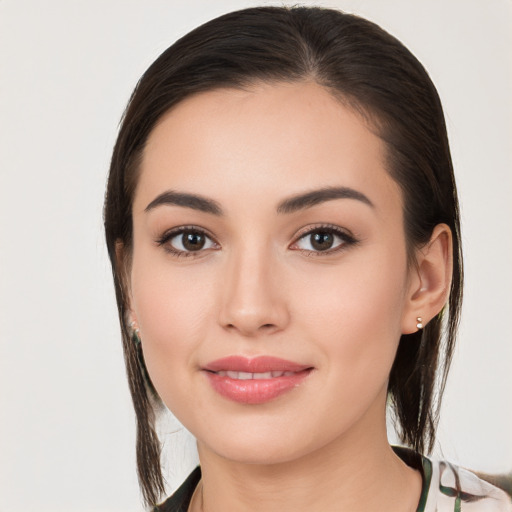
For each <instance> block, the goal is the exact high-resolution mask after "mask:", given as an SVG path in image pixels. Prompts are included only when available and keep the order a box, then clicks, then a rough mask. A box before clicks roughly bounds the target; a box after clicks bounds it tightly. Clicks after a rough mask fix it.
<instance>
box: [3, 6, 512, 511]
mask: <svg viewBox="0 0 512 512" xmlns="http://www.w3.org/2000/svg"><path fill="white" fill-rule="evenodd" d="M272 3H275V2H264V1H262V2H254V1H244V0H217V1H215V2H212V1H198V0H188V1H187V2H184V1H173V0H87V1H85V0H84V1H73V0H47V1H41V0H0V340H1V345H0V512H21V511H23V512H26V511H30V510H38V511H40V512H46V511H48V512H49V511H52V512H58V511H64V510H65V511H77V512H78V511H109V512H116V511H125V512H126V511H128V512H130V511H139V510H141V506H140V501H139V492H138V488H137V482H136V477H135V459H134V443H135V439H134V415H133V413H132V409H131V402H130V397H129V394H128V387H127V384H126V380H125V375H124V366H123V359H122V352H121V344H120V339H119V328H118V324H117V317H116V315H117V313H116V308H115V301H114V294H113V286H112V282H111V281H112V279H111V274H110V268H109V263H108V260H107V255H106V250H105V246H104V241H103V232H102V201H103V193H104V186H105V179H106V174H107V169H108V164H109V158H110V152H111V149H112V146H113V144H114V141H115V137H116V130H117V125H118V122H119V119H120V117H121V114H122V111H123V108H124V106H125V104H126V101H127V100H128V97H129V94H130V92H131V90H132V88H133V86H134V85H135V83H136V81H137V79H138V77H139V76H140V75H141V74H142V72H143V71H144V70H145V68H146V67H147V66H148V65H149V64H150V63H151V62H152V61H153V60H154V59H155V58H156V57H157V56H158V55H159V54H160V53H161V52H162V51H163V50H164V49H165V48H166V47H167V46H169V44H171V43H172V42H173V41H174V40H176V38H177V37H179V36H181V35H183V34H185V33H186V32H188V31H189V30H190V29H192V28H193V27H195V26H197V25H198V24H200V23H202V22H204V21H206V20H208V19H211V18H213V17H215V16H217V15H219V14H221V13H224V12H227V11H230V10H234V9H237V8H242V7H246V6H250V5H262V4H272ZM303 3H305V4H313V2H303ZM315 3H316V2H315ZM321 5H324V6H331V7H338V8H341V9H344V10H347V11H350V12H355V13H357V14H360V15H363V16H366V17H368V18H369V19H371V20H373V21H376V22H377V23H379V24H381V25H382V26H383V27H384V28H386V29H387V30H388V31H390V32H391V33H392V34H394V35H396V36H397V37H398V38H399V39H401V40H402V41H403V42H404V43H405V44H406V45H407V46H408V47H409V48H410V49H411V50H412V51H413V53H415V54H416V56H417V57H418V58H419V59H420V60H421V61H422V62H423V63H424V65H425V66H426V68H427V69H428V70H429V72H430V74H431V76H432V78H433V80H434V82H435V83H436V85H437V87H438V90H439V92H440V95H441V98H442V100H443V104H444V106H445V113H446V117H447V123H448V128H449V135H450V139H451V144H452V152H453V158H454V163H455V168H456V175H457V179H458V184H459V191H460V197H461V203H462V218H463V240H464V252H465V257H466V270H467V285H466V290H465V291H466V297H465V299H466V300H465V306H464V314H463V322H462V329H461V336H460V340H459V342H460V343H459V346H458V349H457V352H456V354H455V361H454V366H453V370H452V373H451V376H450V379H449V382H448V387H447V390H446V396H445V402H444V407H443V416H442V421H441V424H440V429H439V446H438V447H437V449H436V451H437V453H440V454H443V455H444V456H445V457H446V458H448V459H451V460H452V461H453V462H455V463H459V464H461V465H464V466H467V467H471V468H474V469H478V470H482V471H488V472H493V471H502V472H505V471H507V472H508V471H511V470H512V437H511V436H510V432H512V412H511V405H512V404H511V401H512V400H511V396H512V371H511V368H512V364H511V363H512V339H511V334H510V333H511V329H510V321H511V317H512V293H511V290H512V264H511V263H512V261H511V258H510V255H511V252H512V234H511V219H512V201H511V199H510V198H511V197H512V172H511V169H512V157H511V151H510V144H511V141H512V99H511V98H512V95H511V91H512V64H511V63H512V29H511V27H512V25H511V22H512V2H511V1H510V0H492V1H489V2H484V1H482V0H389V1H384V0H359V1H357V0H337V1H335V0H330V1H326V2H321ZM173 428H177V427H176V425H174V424H173V423H172V422H171V424H170V425H169V426H168V427H167V429H168V430H172V429H173ZM168 447H169V448H170V451H171V456H172V471H171V472H170V474H169V481H170V486H171V487H175V486H176V485H177V484H178V483H179V482H180V480H181V479H183V478H184V476H185V475H186V474H187V472H188V471H189V469H191V467H192V466H193V465H194V455H193V454H192V455H190V452H192V451H193V450H191V448H192V447H193V440H191V439H190V438H188V437H187V436H186V435H185V434H183V433H178V434H176V435H174V436H169V437H168Z"/></svg>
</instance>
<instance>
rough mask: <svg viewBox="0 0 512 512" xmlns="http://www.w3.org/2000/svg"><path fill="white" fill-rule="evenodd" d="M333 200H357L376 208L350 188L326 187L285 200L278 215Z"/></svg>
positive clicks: (279, 207)
mask: <svg viewBox="0 0 512 512" xmlns="http://www.w3.org/2000/svg"><path fill="white" fill-rule="evenodd" d="M333 199H355V200H356V201H361V202H362V203H364V204H366V205H368V206H370V207H371V208H374V204H373V203H372V202H371V201H370V199H368V197H366V196H365V195H364V194H363V193H362V192H359V191H357V190H354V189H353V188H349V187H326V188H321V189H318V190H312V191H311V192H306V193H305V194H299V195H297V196H293V197H290V198H288V199H285V200H284V201H282V202H281V203H279V206H278V207H277V212H278V213H294V212H296V211H298V210H304V209H306V208H311V207H312V206H315V205H317V204H320V203H324V202H326V201H332V200H333Z"/></svg>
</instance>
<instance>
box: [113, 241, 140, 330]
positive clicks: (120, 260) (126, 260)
mask: <svg viewBox="0 0 512 512" xmlns="http://www.w3.org/2000/svg"><path fill="white" fill-rule="evenodd" d="M116 267H117V271H118V275H119V280H120V282H121V290H122V293H123V301H124V304H125V308H126V313H127V318H126V319H125V321H126V323H127V325H132V324H133V325H134V328H136V327H137V317H136V315H135V312H134V311H133V308H132V304H133V300H132V288H131V284H130V268H131V255H130V254H129V251H127V250H126V247H125V245H124V244H123V242H121V241H120V240H118V241H117V242H116Z"/></svg>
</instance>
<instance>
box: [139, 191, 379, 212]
mask: <svg viewBox="0 0 512 512" xmlns="http://www.w3.org/2000/svg"><path fill="white" fill-rule="evenodd" d="M333 199H355V200H356V201H361V202H362V203H364V204H366V205H368V206H370V207H372V208H374V205H373V203H372V202H371V201H370V199H368V197H367V196H365V195H364V194H363V193H362V192H359V191H357V190H354V189H353V188H349V187H326V188H321V189H318V190H312V191H311V192H306V193H304V194H299V195H296V196H292V197H289V198H288V199H285V200H284V201H282V202H281V203H279V205H278V207H277V213H283V214H290V213H294V212H296V211H299V210H304V209H307V208H311V207H313V206H316V205H317V204H320V203H324V202H326V201H332V200H333ZM162 205H175V206H183V207H185V208H191V209H193V210H198V211H201V212H205V213H210V214H212V215H217V216H222V215H224V212H223V210H222V208H221V206H220V204H219V203H218V202H217V201H215V200H214V199H209V198H207V197H204V196H200V195H197V194H189V193H186V192H176V191H173V190H167V191H165V192H163V193H162V194H160V195H158V196H157V197H156V198H155V199H153V201H151V202H150V203H149V204H148V205H147V206H146V208H145V210H144V211H145V212H149V211H151V210H153V209H154V208H156V207H157V206H162Z"/></svg>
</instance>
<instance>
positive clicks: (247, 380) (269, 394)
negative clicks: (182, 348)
mask: <svg viewBox="0 0 512 512" xmlns="http://www.w3.org/2000/svg"><path fill="white" fill-rule="evenodd" d="M203 370H204V371H205V374H206V376H207V377H208V380H209V382H210V384H211V386H212V387H213V389H214V390H215V391H216V392H217V393H219V394H220V395H222V396H223V397H225V398H228V399H229V400H233V401H234V402H239V403H243V404H262V403H265V402H268V401H270V400H273V399H274V398H276V397H278V396H280V395H282V394H283V393H286V392H287V391H291V390H292V389H294V388H295V387H297V386H298V385H299V384H300V383H301V382H302V381H303V380H304V379H305V378H306V377H307V376H308V375H309V374H310V373H311V371H312V370H313V368H312V367H311V366H308V365H303V364H298V363H294V362H292V361H286V360H285V359H279V358H276V357H270V356H260V357H255V358H252V359H248V358H246V357H241V356H229V357H224V358H222V359H218V360H216V361H212V362H211V363H208V364H207V365H206V366H205V367H204V368H203Z"/></svg>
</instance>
